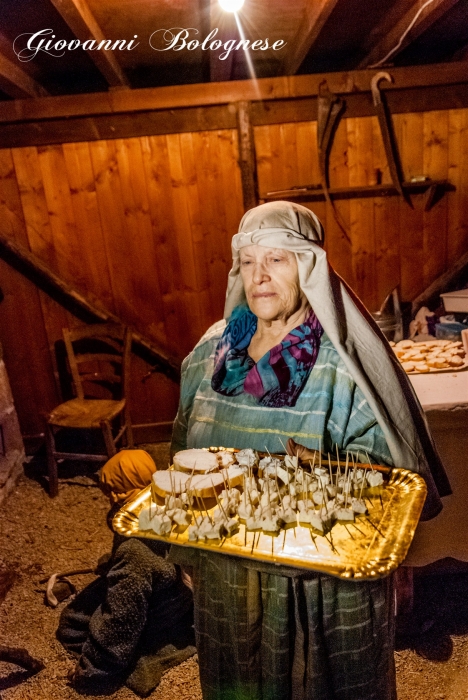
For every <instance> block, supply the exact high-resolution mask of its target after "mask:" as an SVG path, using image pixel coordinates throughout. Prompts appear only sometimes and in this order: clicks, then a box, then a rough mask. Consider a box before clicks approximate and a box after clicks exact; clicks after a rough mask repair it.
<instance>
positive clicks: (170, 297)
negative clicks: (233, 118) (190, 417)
mask: <svg viewBox="0 0 468 700" xmlns="http://www.w3.org/2000/svg"><path fill="white" fill-rule="evenodd" d="M394 125H395V132H396V137H397V141H398V145H399V149H400V154H401V161H402V166H403V170H404V176H405V179H407V180H408V179H410V178H411V177H413V176H416V175H425V176H427V177H432V178H441V179H444V178H448V179H450V180H451V181H452V182H453V184H454V185H455V187H456V191H454V192H450V193H448V194H446V195H445V196H444V197H443V198H442V199H441V200H440V201H438V202H437V203H436V204H435V205H434V207H433V208H432V209H431V210H430V211H429V212H425V211H424V203H425V202H424V197H423V196H420V195H413V197H412V199H413V208H410V207H409V206H408V205H407V204H406V203H405V202H403V201H401V200H400V199H399V198H397V197H376V198H374V199H354V200H340V201H338V202H336V208H337V210H338V211H339V213H340V216H341V218H342V219H343V221H344V222H345V224H346V229H347V232H348V233H347V235H345V233H343V231H342V230H341V228H340V227H339V225H338V223H337V222H336V220H335V216H334V213H333V210H332V208H331V207H330V206H329V205H326V204H325V202H317V203H313V204H310V208H311V209H312V210H313V211H315V212H316V213H317V215H318V216H319V218H320V219H321V220H322V222H323V224H324V227H325V231H326V238H325V247H326V249H327V252H328V255H329V259H330V261H331V263H332V264H333V266H334V267H335V269H336V270H337V272H338V273H339V274H340V275H342V276H343V278H344V279H345V280H346V281H347V282H348V283H349V284H350V285H351V286H352V287H353V288H354V289H355V290H356V292H357V293H358V294H359V296H360V297H361V298H362V300H363V301H364V303H365V304H367V305H368V306H369V307H370V308H371V309H376V308H378V307H379V306H380V304H381V303H382V301H383V299H384V298H385V296H386V295H387V294H388V293H389V292H390V291H391V289H392V288H393V287H394V286H396V285H397V284H400V286H401V291H402V298H403V300H405V301H410V300H412V299H413V298H414V297H415V296H417V295H418V294H419V293H420V292H421V291H422V290H424V289H425V288H426V287H427V286H428V285H429V284H430V283H431V282H432V281H433V280H434V279H435V277H437V276H438V275H439V274H441V273H442V272H443V271H444V270H445V269H447V268H448V267H449V266H450V265H451V264H453V263H454V262H455V261H456V260H457V259H458V257H459V256H460V255H461V254H463V253H465V252H466V250H467V248H468V224H467V219H466V211H467V210H468V158H467V155H468V109H456V110H445V111H437V112H424V113H423V112H420V113H414V114H411V113H406V114H399V115H395V117H394ZM254 139H255V148H256V154H257V160H258V180H259V189H260V193H261V194H262V193H266V192H268V191H271V190H279V189H285V188H290V187H291V186H294V185H304V184H309V185H310V184H318V183H319V182H320V174H319V164H318V156H317V147H316V123H315V122H311V121H308V122H295V123H287V124H270V125H262V126H255V127H254ZM329 174H330V185H331V187H348V186H351V185H370V184H374V183H375V182H377V181H378V180H379V179H381V181H382V182H384V183H385V182H390V174H389V169H388V164H387V162H386V157H385V151H384V148H383V143H382V139H381V135H380V130H379V125H378V121H377V119H376V117H367V116H366V117H353V118H348V119H344V120H341V122H340V124H339V126H338V129H337V132H336V134H335V138H334V142H333V147H332V150H331V155H330V168H329ZM242 214H243V205H242V191H241V179H240V172H239V166H238V145H237V133H236V131H235V130H233V129H221V130H216V129H212V130H210V131H197V132H193V133H191V132H186V133H183V134H178V133H174V134H165V135H157V136H142V137H133V138H125V139H124V138H122V139H114V140H112V141H106V140H101V141H93V142H89V143H84V142H82V143H67V144H63V145H53V146H41V147H37V148H36V147H25V148H15V149H11V150H10V149H3V150H0V221H1V224H0V225H1V227H2V232H3V234H4V235H8V236H11V237H12V238H14V239H15V240H17V241H18V242H19V243H21V244H23V245H25V246H27V247H28V248H29V249H30V250H31V251H33V252H34V253H35V254H36V255H37V256H38V257H40V258H41V259H42V260H44V262H45V263H46V264H47V265H49V266H50V267H51V269H52V270H53V271H54V272H56V273H57V274H59V275H60V276H61V277H63V278H64V280H65V281H66V282H68V283H70V284H72V285H73V286H74V287H75V288H76V289H77V290H78V291H81V292H83V293H85V294H86V295H88V296H89V297H91V298H93V299H94V300H97V302H96V303H99V302H100V303H101V304H102V305H103V306H104V307H106V308H107V309H109V310H110V311H111V312H113V313H116V314H118V315H119V316H121V317H122V318H123V319H125V320H126V321H127V322H128V323H130V324H131V325H132V326H134V327H135V328H136V330H139V331H141V332H142V333H144V334H145V335H146V336H148V337H150V338H152V339H153V340H154V341H155V342H157V343H159V344H160V345H161V346H162V347H163V348H164V349H165V350H166V351H167V352H168V353H169V354H170V355H172V356H174V357H176V358H178V359H182V358H183V357H184V356H185V355H186V354H187V353H188V352H189V351H190V349H191V348H192V347H193V345H194V344H195V343H196V342H197V340H198V339H199V337H200V336H201V335H202V333H203V332H204V331H205V330H206V328H207V327H208V326H209V325H210V324H211V323H213V322H214V321H215V320H217V319H218V318H220V317H221V315H222V310H223V305H224V295H225V289H226V277H227V273H228V270H229V267H230V264H231V251H230V242H231V237H232V235H233V234H234V233H235V232H236V231H237V227H238V225H239V221H240V219H241V217H242ZM348 237H349V239H348ZM0 273H1V275H2V277H1V281H0V286H1V287H2V289H3V291H4V293H5V300H4V301H3V302H2V303H0V340H1V342H2V343H3V345H4V348H5V358H6V361H7V365H9V367H8V369H9V371H10V380H11V383H12V387H13V393H14V395H15V398H16V402H17V405H18V412H19V415H20V420H21V425H22V428H23V430H24V432H25V433H28V434H33V433H36V432H39V431H40V429H41V425H42V424H41V421H42V418H41V414H42V413H44V412H46V411H47V410H50V408H51V407H52V406H53V405H54V403H56V402H57V401H58V400H59V391H58V382H57V367H56V366H55V352H54V351H55V344H56V342H57V341H58V340H60V337H61V329H62V327H64V326H66V325H68V326H70V325H76V324H78V323H80V321H78V319H76V318H75V317H74V316H72V315H71V314H70V313H68V312H67V311H65V310H64V309H63V308H62V307H61V306H59V304H58V303H57V302H55V301H54V300H52V299H50V298H49V297H48V296H47V295H46V294H45V293H43V292H42V291H39V290H38V289H37V288H36V287H35V286H34V285H33V284H32V283H31V282H29V281H28V280H26V279H24V278H23V277H22V276H21V275H20V274H19V273H18V272H16V271H14V270H12V269H11V268H9V267H8V266H7V265H6V263H4V262H0ZM149 369H150V368H149V366H148V364H146V363H145V362H144V361H143V360H142V359H140V358H135V359H134V363H133V368H132V395H131V408H132V418H133V422H134V423H153V422H159V421H168V420H171V419H172V418H173V416H174V413H175V410H176V405H177V397H178V388H177V386H176V385H175V384H173V383H172V382H170V381H169V380H167V379H166V378H164V377H162V376H161V375H158V374H152V375H151V376H150V377H149V378H147V379H146V380H145V381H143V378H144V377H145V375H147V373H148V370H149ZM54 373H55V374H54Z"/></svg>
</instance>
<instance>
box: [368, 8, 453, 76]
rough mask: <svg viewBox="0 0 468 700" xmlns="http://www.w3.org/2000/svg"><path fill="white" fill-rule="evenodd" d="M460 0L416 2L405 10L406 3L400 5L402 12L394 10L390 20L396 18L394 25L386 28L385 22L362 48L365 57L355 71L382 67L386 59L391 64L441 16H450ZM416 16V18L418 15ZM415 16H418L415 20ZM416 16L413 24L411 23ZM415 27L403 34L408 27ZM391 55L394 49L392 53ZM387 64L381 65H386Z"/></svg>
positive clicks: (386, 23)
mask: <svg viewBox="0 0 468 700" xmlns="http://www.w3.org/2000/svg"><path fill="white" fill-rule="evenodd" d="M458 2H460V0H432V2H431V3H430V4H429V3H428V0H415V1H414V2H413V3H412V5H411V7H410V8H409V9H407V4H408V3H407V0H401V2H400V4H401V5H402V6H405V10H406V11H405V12H400V13H398V12H397V9H398V7H397V6H395V8H394V12H393V16H395V15H396V17H397V19H396V21H395V23H394V24H393V25H392V26H391V27H389V26H388V21H387V22H385V21H384V22H382V23H381V24H380V25H379V27H377V28H376V29H375V30H374V31H373V32H372V35H371V37H370V40H369V45H368V46H367V47H365V49H366V50H367V54H366V56H365V58H364V59H363V60H362V61H361V62H360V64H359V66H358V68H368V67H371V66H375V64H379V65H380V64H381V61H382V59H385V57H386V56H387V55H388V54H390V52H391V55H389V56H388V63H390V64H391V63H392V61H393V60H394V58H395V56H397V55H398V54H399V53H401V52H402V51H403V50H404V49H406V48H407V47H408V46H409V45H410V44H411V43H412V42H414V41H415V40H416V39H417V38H418V37H420V36H421V35H422V34H423V33H424V32H426V31H427V30H428V29H430V27H431V26H432V25H433V24H434V23H435V22H437V21H438V20H439V19H440V18H441V17H442V16H443V15H445V14H446V13H447V12H449V11H450V10H451V9H452V7H454V5H456V4H457V3H458ZM418 13H419V14H418ZM417 15H418V16H417ZM416 16H417V19H416V21H415V22H414V20H415V18H416ZM412 22H414V25H413V26H412V27H411V29H410V31H409V32H408V33H407V34H405V32H406V31H407V29H408V27H409V26H410V25H411V23H412ZM395 47H398V48H396V50H395V51H393V49H395ZM386 64H387V61H385V63H384V64H383V65H386Z"/></svg>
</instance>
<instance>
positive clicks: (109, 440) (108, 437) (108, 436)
mask: <svg viewBox="0 0 468 700" xmlns="http://www.w3.org/2000/svg"><path fill="white" fill-rule="evenodd" d="M101 429H102V434H103V435H104V442H105V443H106V450H107V456H108V457H109V459H110V458H111V457H113V456H114V455H115V454H117V448H116V446H115V442H114V438H113V437H112V427H111V424H110V421H108V420H102V421H101Z"/></svg>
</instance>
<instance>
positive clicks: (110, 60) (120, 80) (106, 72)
mask: <svg viewBox="0 0 468 700" xmlns="http://www.w3.org/2000/svg"><path fill="white" fill-rule="evenodd" d="M50 1H51V3H52V4H53V5H54V7H55V9H56V10H57V12H59V14H60V15H61V16H62V18H63V19H64V21H65V22H66V23H67V24H68V26H69V27H70V29H71V30H72V32H73V34H74V35H75V36H76V38H77V39H79V40H80V41H86V40H88V39H94V41H96V43H97V44H99V43H100V42H101V41H105V40H106V38H105V36H104V34H103V33H102V31H101V28H100V26H99V25H98V23H97V22H96V20H95V18H94V15H93V14H92V12H91V10H90V9H89V7H88V4H87V2H86V0H50ZM87 53H88V55H89V57H90V58H91V59H92V60H93V62H94V64H95V65H96V67H97V68H98V70H99V71H100V72H101V73H102V75H103V76H104V78H105V79H106V80H107V82H108V83H109V85H110V86H111V87H129V83H128V80H127V78H126V77H125V75H124V73H123V71H122V69H121V67H120V65H119V64H118V62H117V59H116V58H115V53H114V52H113V51H111V50H109V51H106V50H100V51H88V52H87Z"/></svg>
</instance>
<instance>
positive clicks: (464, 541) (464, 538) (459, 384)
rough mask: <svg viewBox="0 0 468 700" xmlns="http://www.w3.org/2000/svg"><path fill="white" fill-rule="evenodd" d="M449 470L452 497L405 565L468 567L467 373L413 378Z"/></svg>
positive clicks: (421, 529) (419, 534)
mask: <svg viewBox="0 0 468 700" xmlns="http://www.w3.org/2000/svg"><path fill="white" fill-rule="evenodd" d="M410 379H411V382H412V384H413V386H414V388H415V390H416V393H417V395H418V398H419V400H420V402H421V405H422V407H423V409H424V410H425V412H426V415H427V419H428V422H429V425H430V427H431V431H432V434H433V437H434V440H435V443H436V445H437V448H438V450H439V453H440V456H441V458H442V461H443V463H444V466H445V468H446V470H447V474H448V477H449V479H450V483H451V486H452V491H453V494H452V495H451V496H447V497H446V498H444V499H443V502H444V509H443V511H442V512H441V513H440V514H439V515H438V516H437V517H436V518H434V519H433V520H430V521H429V522H426V523H420V524H419V526H418V529H417V531H416V534H415V537H414V540H413V543H412V545H411V547H410V550H409V552H408V556H407V558H406V560H405V565H407V566H424V565H426V564H430V563H432V562H434V561H437V560H438V559H444V558H445V557H453V558H454V559H459V560H461V561H468V517H467V516H468V370H465V371H463V372H444V373H440V374H420V375H410Z"/></svg>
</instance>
